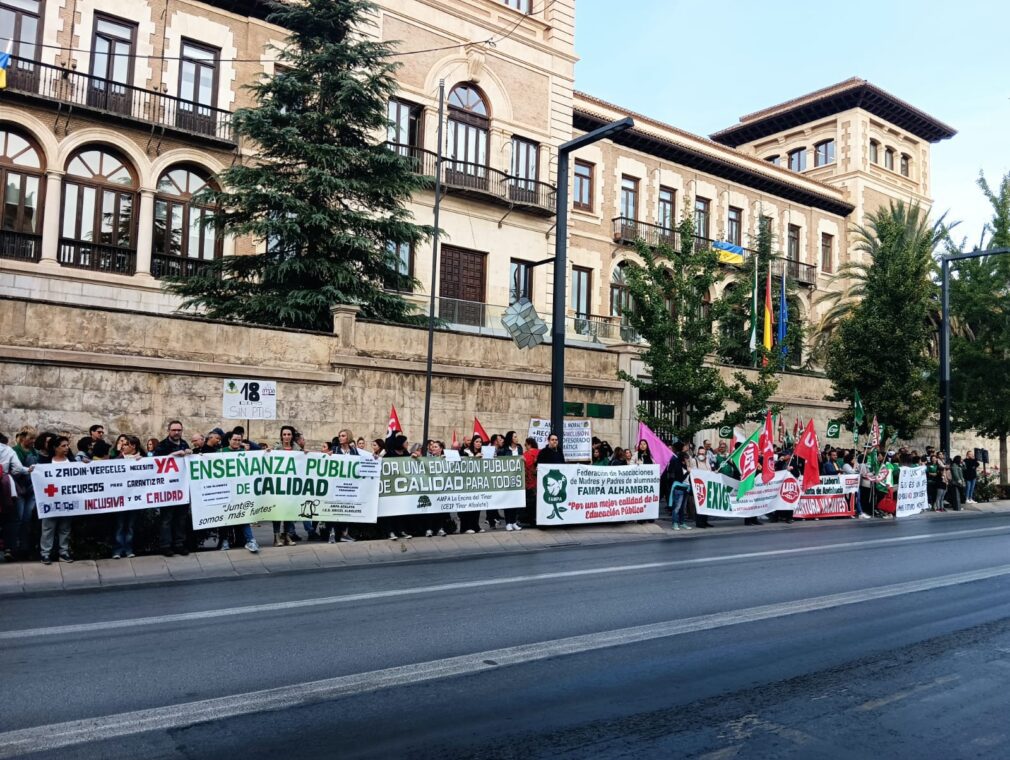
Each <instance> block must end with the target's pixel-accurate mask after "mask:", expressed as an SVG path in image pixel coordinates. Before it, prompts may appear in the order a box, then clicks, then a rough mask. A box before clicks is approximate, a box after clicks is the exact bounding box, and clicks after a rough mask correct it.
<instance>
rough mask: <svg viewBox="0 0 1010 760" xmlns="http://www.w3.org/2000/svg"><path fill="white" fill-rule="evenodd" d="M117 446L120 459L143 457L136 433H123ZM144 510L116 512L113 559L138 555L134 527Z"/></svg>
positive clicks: (117, 440)
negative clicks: (136, 553) (135, 548)
mask: <svg viewBox="0 0 1010 760" xmlns="http://www.w3.org/2000/svg"><path fill="white" fill-rule="evenodd" d="M116 446H117V448H118V449H119V458H120V459H143V458H144V455H143V454H141V453H140V446H141V444H140V439H139V438H137V436H135V435H121V436H119V438H118V439H116ZM141 511H142V510H137V509H128V510H125V511H123V512H117V513H116V534H115V547H116V548H115V549H113V551H112V558H113V559H121V558H123V557H126V558H127V559H132V558H133V557H135V556H136V555H135V554H134V553H133V528H134V525H136V523H137V514H138V513H139V512H141Z"/></svg>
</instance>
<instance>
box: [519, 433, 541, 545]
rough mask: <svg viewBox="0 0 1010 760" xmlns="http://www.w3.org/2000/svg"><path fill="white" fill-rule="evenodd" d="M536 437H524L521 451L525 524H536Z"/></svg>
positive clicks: (537, 451)
mask: <svg viewBox="0 0 1010 760" xmlns="http://www.w3.org/2000/svg"><path fill="white" fill-rule="evenodd" d="M539 454H540V449H539V448H537V439H536V438H533V437H532V436H531V437H529V438H527V439H526V451H524V452H523V463H524V464H525V468H526V517H525V520H524V522H525V523H526V524H527V525H536V524H537V456H538V455H539Z"/></svg>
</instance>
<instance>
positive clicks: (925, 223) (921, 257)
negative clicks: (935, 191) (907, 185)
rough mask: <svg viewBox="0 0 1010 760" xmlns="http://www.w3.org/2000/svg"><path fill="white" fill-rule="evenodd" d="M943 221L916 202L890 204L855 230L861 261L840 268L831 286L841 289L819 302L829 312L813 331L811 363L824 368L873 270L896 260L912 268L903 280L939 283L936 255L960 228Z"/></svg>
mask: <svg viewBox="0 0 1010 760" xmlns="http://www.w3.org/2000/svg"><path fill="white" fill-rule="evenodd" d="M945 218H946V214H944V215H943V216H941V217H940V218H939V219H937V220H936V221H935V222H932V223H930V221H929V214H928V212H927V211H926V210H925V209H923V208H922V207H921V206H920V205H919V204H918V202H916V203H911V204H906V203H905V202H904V201H891V203H890V204H889V206H888V207H887V208H879V209H877V210H876V211H874V212H873V213H872V214H870V215H869V216H868V217H867V221H866V224H865V225H855V226H854V228H853V232H854V233H855V236H856V250H857V251H860V252H861V253H862V254H863V256H862V257H861V259H860V260H859V261H850V262H849V263H847V264H845V265H843V266H841V267H840V268H839V269H838V272H837V273H836V274H835V275H833V276H832V277H831V283H832V284H833V285H834V284H837V285H838V286H839V287H837V288H834V289H832V290H829V291H828V292H826V293H824V294H823V295H821V296H819V297H818V298H817V300H816V301H815V303H816V304H817V305H819V306H822V307H826V308H824V309H823V312H822V315H821V318H820V320H819V322H818V324H817V327H816V328H815V338H814V344H813V347H812V357H811V358H812V360H813V361H815V362H816V363H818V364H822V363H823V361H824V360H825V359H826V357H827V347H828V344H829V343H830V342H831V338H832V336H833V335H834V334H835V332H836V330H837V329H838V326H839V325H840V324H841V323H842V322H843V321H844V320H845V319H847V318H848V317H849V316H851V314H852V312H853V310H854V309H855V308H856V305H857V304H859V303H860V302H861V301H862V300H863V299H864V298H865V297H866V283H867V280H868V278H869V273H870V268H871V267H875V266H876V267H880V266H883V267H888V268H889V269H891V268H893V267H894V266H895V262H896V261H897V260H898V259H902V260H903V262H904V263H905V264H907V265H908V266H901V267H900V271H901V272H902V276H906V275H909V274H910V275H911V276H913V277H915V276H916V275H919V276H922V275H926V274H928V276H929V279H930V280H931V281H933V282H934V283H935V282H938V281H939V277H940V266H939V264H938V263H937V249H938V248H939V247H940V246H941V245H943V244H945V243H948V242H949V240H950V230H952V229H953V228H954V227H955V226H957V222H954V223H952V224H949V225H948V224H946V223H945V222H944V220H945ZM906 257H907V261H905V260H906ZM909 267H910V268H909ZM934 301H935V308H934V309H932V310H931V311H930V313H929V315H928V317H927V318H928V320H929V323H930V324H931V325H932V326H933V327H934V328H936V329H937V330H938V329H939V325H940V299H939V294H937V297H936V298H934ZM934 350H935V347H934Z"/></svg>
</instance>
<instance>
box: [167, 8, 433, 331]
mask: <svg viewBox="0 0 1010 760" xmlns="http://www.w3.org/2000/svg"><path fill="white" fill-rule="evenodd" d="M272 6H273V9H274V10H273V13H272V14H271V16H270V21H271V22H273V23H275V24H278V25H279V26H281V27H283V28H285V29H287V30H288V31H289V32H290V37H289V39H288V44H287V45H286V46H285V47H284V49H282V50H276V51H275V53H274V54H275V56H276V58H277V61H278V67H279V69H278V71H279V73H278V74H277V75H276V76H274V77H272V78H268V79H263V80H262V81H260V82H258V83H256V84H253V85H250V90H251V91H252V94H253V96H254V98H255V101H256V105H255V106H254V107H252V108H246V109H240V110H239V111H237V112H236V113H235V114H234V116H233V120H232V124H233V129H234V132H235V135H236V137H237V138H238V139H241V140H243V141H246V142H247V143H248V144H252V145H254V146H255V149H256V151H257V152H256V154H255V156H253V157H252V159H251V160H247V161H245V162H243V163H236V164H235V165H233V166H232V167H231V168H229V169H227V170H226V171H224V172H222V174H221V176H220V180H221V183H222V189H221V190H214V189H208V190H207V191H206V192H205V193H203V194H202V197H200V198H198V202H200V203H206V204H209V205H213V206H215V207H218V208H219V209H220V210H219V211H218V212H217V213H216V214H215V216H214V219H213V225H214V226H215V228H216V229H217V230H219V231H220V232H222V233H224V234H227V235H233V236H251V237H252V238H254V239H255V240H257V241H261V242H264V243H265V244H266V251H265V252H264V253H256V254H252V255H243V256H231V257H226V258H222V259H219V260H216V261H213V262H209V263H208V264H207V265H206V266H205V267H204V268H203V269H202V270H201V271H200V272H199V273H198V274H197V275H195V276H191V277H188V278H174V279H172V280H171V281H170V283H169V289H170V290H171V291H172V292H174V293H176V294H178V295H180V296H182V298H183V301H184V305H185V307H188V308H196V309H201V310H203V311H205V312H206V313H207V314H208V315H210V316H212V317H214V318H218V319H229V320H239V321H244V322H253V323H259V324H272V325H279V326H284V327H296V328H308V329H320V330H326V329H330V327H331V325H332V321H331V319H332V318H331V316H330V307H331V306H333V305H334V304H357V305H359V306H360V307H361V309H362V314H363V315H364V316H366V317H370V318H373V319H379V320H383V321H392V322H404V321H415V320H416V319H418V318H416V317H412V316H411V307H410V306H409V304H407V302H406V301H404V300H403V299H402V298H401V297H400V296H399V295H397V294H396V293H394V292H390V291H392V290H406V289H409V287H411V286H412V285H413V281H412V280H411V278H410V277H407V276H404V275H403V274H401V273H400V272H399V271H398V268H397V261H398V258H397V256H396V255H395V253H393V252H392V251H393V249H392V244H410V245H413V244H417V243H419V242H422V241H423V240H424V239H425V238H427V237H428V236H430V234H431V233H432V229H431V228H430V227H424V226H419V225H416V224H414V223H413V222H412V221H411V215H410V213H409V212H408V211H407V210H406V209H405V207H404V204H405V202H406V201H408V200H409V199H410V197H411V195H412V193H414V192H415V191H417V190H419V189H421V188H423V187H424V186H426V183H427V181H426V180H425V179H423V178H421V177H419V176H418V175H417V174H415V173H414V172H413V171H412V163H411V161H410V159H409V158H408V157H404V156H401V155H398V154H397V153H396V152H394V151H392V150H389V149H387V148H386V147H384V146H383V145H382V143H381V142H379V141H378V140H377V139H376V138H377V135H380V134H384V133H385V131H386V128H387V126H388V119H387V103H388V100H389V98H390V97H391V96H393V95H394V94H395V92H396V82H395V80H394V78H393V73H394V71H395V64H393V63H391V62H390V59H389V55H390V53H391V52H392V51H391V47H390V44H389V43H386V42H377V41H375V40H374V39H371V38H370V37H369V36H368V35H367V34H366V33H365V32H366V31H367V29H366V27H367V26H369V25H373V24H374V21H373V20H372V17H373V14H374V12H375V9H376V8H375V6H374V5H373V4H372V3H371V2H369V1H368V0H341V2H338V3H335V2H332V0H305V1H304V2H301V3H290V4H289V3H281V2H273V3H272ZM384 286H388V287H389V288H390V290H389V291H387V290H386V289H385V287H384Z"/></svg>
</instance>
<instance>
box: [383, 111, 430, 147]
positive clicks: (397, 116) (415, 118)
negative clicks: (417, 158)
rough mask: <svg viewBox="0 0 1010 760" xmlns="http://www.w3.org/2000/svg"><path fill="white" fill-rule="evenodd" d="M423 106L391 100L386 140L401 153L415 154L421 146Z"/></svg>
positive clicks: (387, 114) (387, 112)
mask: <svg viewBox="0 0 1010 760" xmlns="http://www.w3.org/2000/svg"><path fill="white" fill-rule="evenodd" d="M421 113H422V110H421V106H419V105H415V104H414V103H406V102H404V101H402V100H395V99H394V100H390V101H389V105H388V106H387V110H386V116H387V118H388V119H389V125H388V126H387V127H386V141H387V142H389V143H390V144H391V145H390V147H392V148H393V150H395V151H396V152H397V153H400V154H401V155H404V156H407V155H414V154H415V152H416V149H417V148H420V147H421V139H422V133H421Z"/></svg>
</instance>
